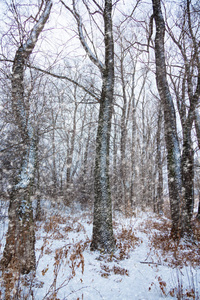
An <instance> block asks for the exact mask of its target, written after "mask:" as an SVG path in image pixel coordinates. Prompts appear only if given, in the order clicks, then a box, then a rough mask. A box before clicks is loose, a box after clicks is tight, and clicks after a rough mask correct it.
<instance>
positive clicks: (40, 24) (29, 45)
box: [23, 0, 52, 56]
mask: <svg viewBox="0 0 200 300" xmlns="http://www.w3.org/2000/svg"><path fill="white" fill-rule="evenodd" d="M51 7H52V1H51V0H47V1H46V5H45V8H44V11H43V13H42V14H41V16H40V18H39V20H38V21H37V23H36V24H35V26H34V27H33V28H32V30H31V33H30V36H29V38H28V40H27V41H26V43H25V44H24V45H23V49H24V50H25V51H26V52H27V56H29V55H30V53H31V52H32V50H33V48H34V47H35V44H36V41H37V39H38V36H39V34H40V33H41V31H42V30H43V28H44V25H45V24H46V21H47V20H48V18H49V15H50V11H51Z"/></svg>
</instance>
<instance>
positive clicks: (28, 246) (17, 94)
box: [1, 0, 52, 273]
mask: <svg viewBox="0 0 200 300" xmlns="http://www.w3.org/2000/svg"><path fill="white" fill-rule="evenodd" d="M51 6H52V2H51V0H47V1H45V3H43V5H42V6H41V7H40V8H39V11H38V13H37V21H35V25H34V26H33V28H32V30H31V31H30V33H29V34H28V35H27V37H26V39H24V40H23V41H21V44H20V46H19V47H18V49H17V51H16V54H15V58H14V62H13V67H12V79H11V80H12V106H13V113H14V116H15V121H16V124H17V126H18V130H19V132H20V136H21V139H22V141H23V146H24V149H23V155H22V162H21V169H20V170H19V172H18V174H17V177H16V182H15V185H14V186H13V188H12V191H11V194H10V207H9V227H8V233H7V239H6V245H5V248H4V252H3V258H2V260H1V266H2V267H3V268H7V267H13V266H14V267H15V268H17V269H18V270H19V271H20V272H21V273H29V272H30V271H31V270H34V269H35V233H34V222H33V211H32V205H31V200H30V196H31V188H32V182H33V180H34V171H35V160H36V138H35V131H34V126H33V124H31V122H30V118H29V117H30V116H29V110H28V103H26V102H25V97H24V73H25V66H26V63H27V61H28V59H29V57H30V55H31V53H32V51H33V49H34V47H35V45H36V42H37V40H38V37H39V35H40V33H41V31H42V30H43V28H44V25H45V23H46V22H47V20H48V18H49V15H50V11H51ZM13 8H14V9H15V7H13ZM18 21H19V20H18Z"/></svg>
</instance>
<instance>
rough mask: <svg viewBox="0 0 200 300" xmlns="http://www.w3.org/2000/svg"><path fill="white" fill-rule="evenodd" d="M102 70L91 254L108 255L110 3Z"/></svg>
mask: <svg viewBox="0 0 200 300" xmlns="http://www.w3.org/2000/svg"><path fill="white" fill-rule="evenodd" d="M104 26H105V67H104V70H103V84H102V94H101V102H100V111H99V121H98V130H97V138H96V160H95V183H94V191H95V200H94V219H93V236H92V243H91V250H99V251H103V252H112V251H113V250H114V249H115V239H114V235H113V228H112V202H111V194H110V183H109V148H110V130H111V118H112V111H113V88H114V43H113V35H112V0H105V8H104Z"/></svg>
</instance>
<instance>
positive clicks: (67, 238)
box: [0, 201, 200, 300]
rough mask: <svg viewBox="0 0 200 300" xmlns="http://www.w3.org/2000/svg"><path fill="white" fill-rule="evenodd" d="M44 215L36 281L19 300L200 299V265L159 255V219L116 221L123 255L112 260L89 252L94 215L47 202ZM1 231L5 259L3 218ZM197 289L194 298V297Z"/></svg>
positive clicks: (38, 239)
mask: <svg viewBox="0 0 200 300" xmlns="http://www.w3.org/2000/svg"><path fill="white" fill-rule="evenodd" d="M43 209H45V220H44V221H42V222H38V223H37V230H36V256H37V272H36V278H34V280H33V282H32V283H31V278H30V276H29V277H27V280H29V281H28V282H29V284H28V286H27V287H23V288H22V283H21V282H20V288H21V289H22V290H23V291H22V292H21V296H20V297H21V298H20V299H25V295H29V296H28V298H26V299H36V300H42V299H61V300H64V299H68V300H77V299H85V300H99V299H105V300H118V299H119V300H123V299H124V300H128V299H136V300H139V299H141V300H145V299H152V300H156V299H176V298H178V297H177V293H178V291H179V292H180V293H182V298H179V299H200V268H199V266H200V259H199V264H198V263H197V264H196V265H195V266H191V264H188V266H182V267H181V268H180V267H179V266H175V265H173V264H172V263H170V261H172V259H174V257H173V254H172V253H170V254H169V253H168V254H165V255H164V254H163V253H162V251H159V250H157V251H155V249H154V248H153V246H152V244H151V242H150V238H151V237H152V235H153V234H154V233H155V232H156V229H152V227H151V224H152V220H153V221H155V220H157V224H160V223H159V222H162V221H161V220H160V219H158V217H157V216H156V215H153V214H152V213H151V214H150V213H138V215H137V217H132V218H125V217H123V216H118V217H115V219H114V231H115V236H116V240H117V245H118V246H119V249H118V250H117V251H116V253H114V254H113V255H111V256H109V255H103V254H100V253H98V252H90V250H89V245H90V240H91V237H92V216H91V212H90V213H86V212H81V211H80V210H76V212H73V211H72V210H70V209H68V208H65V207H64V206H62V207H61V208H60V209H59V208H55V207H51V205H50V202H49V201H46V202H43ZM1 211H2V213H3V209H1ZM0 226H1V227H0V238H1V241H0V243H1V250H0V256H2V251H3V247H4V245H5V232H6V229H7V218H1V224H0ZM158 227H159V225H158ZM157 231H158V230H157ZM136 237H138V239H137V238H136ZM194 251H195V249H194ZM24 278H25V277H24ZM18 286H19V285H18ZM0 289H1V294H2V296H1V297H5V296H4V295H5V294H4V293H5V289H4V288H3V280H1V281H0ZM192 289H193V290H194V292H193V295H194V294H195V296H192V294H191V293H190V292H191V290H192ZM190 296H191V297H190ZM1 299H4V298H1Z"/></svg>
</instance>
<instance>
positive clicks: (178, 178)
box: [153, 0, 200, 237]
mask: <svg viewBox="0 0 200 300" xmlns="http://www.w3.org/2000/svg"><path fill="white" fill-rule="evenodd" d="M191 7H192V6H191V2H190V1H189V0H187V1H186V3H185V5H183V8H182V12H181V13H182V18H181V21H180V22H178V23H177V24H178V25H176V32H173V30H172V29H171V27H170V26H169V25H168V23H167V21H164V19H163V16H162V11H161V4H160V1H153V12H154V14H153V17H154V19H155V23H156V37H155V55H156V79H157V86H158V91H159V94H160V98H161V101H162V105H163V108H164V120H165V141H166V147H167V152H168V153H167V161H168V184H169V194H170V204H171V214H172V221H173V228H172V234H173V235H174V236H175V237H177V236H178V235H179V236H180V237H183V236H186V237H190V236H191V232H192V231H191V218H192V214H193V207H194V151H193V145H192V125H193V122H194V120H195V115H196V116H197V103H198V99H199V96H200V64H199V51H198V35H197V32H198V28H199V27H198V26H197V30H196V36H195V34H194V31H193V30H194V25H195V22H196V20H195V19H194V17H193V18H192V17H191V15H192V14H191ZM194 12H195V10H193V13H194ZM165 24H166V25H165ZM165 27H167V30H168V34H169V36H170V37H171V39H172V41H173V42H174V44H175V45H176V46H177V48H178V51H179V52H178V54H177V53H176V56H178V57H179V59H178V62H177V65H176V68H177V67H178V69H179V73H178V74H177V71H176V70H175V69H173V66H170V69H171V70H173V71H174V72H170V74H169V76H170V80H171V82H172V89H171V90H170V89H169V85H168V81H167V71H166V65H165V54H164V34H165ZM179 54H180V56H179ZM172 92H173V93H174V98H175V99H176V102H177V107H178V112H179V117H180V121H181V125H182V140H183V141H182V153H181V151H180V146H181V145H180V143H179V139H178V134H177V128H176V112H175V108H174V102H173V99H172ZM195 113H196V114H195ZM196 120H197V119H196ZM169 123H171V125H170V124H169ZM197 125H198V124H197V122H196V129H197V134H198V126H197Z"/></svg>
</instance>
